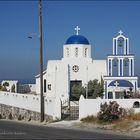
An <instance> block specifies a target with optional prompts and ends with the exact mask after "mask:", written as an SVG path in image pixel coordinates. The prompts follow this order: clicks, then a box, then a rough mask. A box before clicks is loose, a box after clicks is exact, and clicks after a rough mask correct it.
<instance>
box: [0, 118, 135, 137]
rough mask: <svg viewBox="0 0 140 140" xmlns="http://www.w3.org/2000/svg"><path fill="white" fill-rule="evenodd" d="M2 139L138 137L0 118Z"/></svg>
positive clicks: (0, 135)
mask: <svg viewBox="0 0 140 140" xmlns="http://www.w3.org/2000/svg"><path fill="white" fill-rule="evenodd" d="M0 139H2V140H3V139H112V140H113V139H136V137H130V136H124V135H122V136H121V135H114V134H111V133H103V132H100V131H95V132H94V131H93V132H91V131H90V132H89V131H85V130H75V129H74V130H72V129H65V128H56V127H47V126H43V125H33V124H27V123H26V124H25V123H20V122H15V121H6V120H0Z"/></svg>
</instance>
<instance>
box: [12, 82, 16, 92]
mask: <svg viewBox="0 0 140 140" xmlns="http://www.w3.org/2000/svg"><path fill="white" fill-rule="evenodd" d="M11 91H12V92H15V84H13V85H12V87H11Z"/></svg>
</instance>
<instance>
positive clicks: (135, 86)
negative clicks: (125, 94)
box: [135, 82, 136, 91]
mask: <svg viewBox="0 0 140 140" xmlns="http://www.w3.org/2000/svg"><path fill="white" fill-rule="evenodd" d="M135 91H136V82H135Z"/></svg>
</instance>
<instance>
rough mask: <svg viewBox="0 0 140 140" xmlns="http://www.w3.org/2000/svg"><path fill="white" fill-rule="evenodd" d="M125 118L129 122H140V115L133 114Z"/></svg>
mask: <svg viewBox="0 0 140 140" xmlns="http://www.w3.org/2000/svg"><path fill="white" fill-rule="evenodd" d="M124 118H125V119H127V120H134V121H140V113H135V114H132V115H128V116H126V117H124Z"/></svg>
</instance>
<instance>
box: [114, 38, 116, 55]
mask: <svg viewBox="0 0 140 140" xmlns="http://www.w3.org/2000/svg"><path fill="white" fill-rule="evenodd" d="M114 55H116V39H115V41H114Z"/></svg>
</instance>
